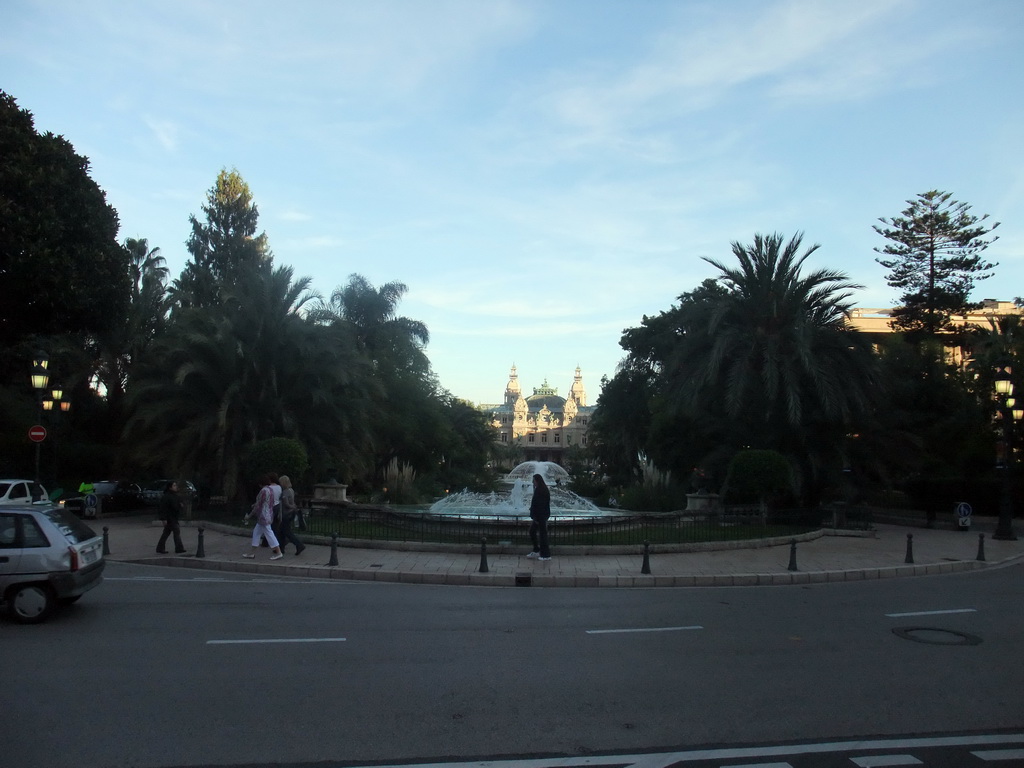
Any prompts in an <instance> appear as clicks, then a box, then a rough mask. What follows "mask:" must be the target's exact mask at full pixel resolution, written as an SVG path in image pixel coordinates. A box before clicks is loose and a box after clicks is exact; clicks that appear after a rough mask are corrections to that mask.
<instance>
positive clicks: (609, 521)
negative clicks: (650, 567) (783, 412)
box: [207, 507, 822, 546]
mask: <svg viewBox="0 0 1024 768" xmlns="http://www.w3.org/2000/svg"><path fill="white" fill-rule="evenodd" d="M220 512H221V511H220V510H217V509H216V508H211V509H210V510H209V512H208V514H207V516H208V517H211V519H217V518H220V517H221V516H222V514H223V516H224V517H225V520H226V521H227V522H233V523H236V524H239V525H241V524H242V520H241V517H242V515H240V514H235V515H231V514H228V513H227V512H226V510H224V511H223V513H222V514H221V513H220ZM821 524H822V513H821V512H820V511H818V510H811V511H808V510H781V511H780V510H772V511H770V512H768V513H762V512H761V510H759V509H758V508H756V507H755V508H751V507H736V508H727V509H723V510H720V511H717V512H708V513H702V514H693V513H685V512H682V513H647V514H632V515H631V514H617V515H609V516H607V517H577V518H571V519H563V518H552V519H551V521H550V522H549V524H548V536H549V539H550V541H551V544H552V545H553V546H558V545H561V546H603V545H617V546H622V545H642V544H644V543H645V542H647V543H650V544H652V545H657V544H688V543H696V542H710V541H738V540H748V539H764V538H770V537H776V536H791V535H794V534H798V533H806V532H808V531H812V530H816V529H818V528H820V527H821ZM249 525H251V523H249ZM298 527H299V532H300V535H301V533H302V532H305V533H306V534H311V535H316V536H325V537H330V536H332V535H334V534H337V535H338V537H339V538H342V539H363V540H373V541H378V542H403V543H423V544H456V545H458V544H462V545H476V544H479V543H480V540H481V539H482V538H486V539H487V542H488V543H489V544H493V545H497V546H503V545H504V546H527V545H528V544H529V541H530V539H529V528H530V518H529V516H527V515H523V516H519V517H502V518H494V517H488V516H482V515H458V516H453V515H445V516H438V515H436V514H432V513H430V512H423V511H412V510H403V509H400V508H388V507H342V508H330V507H317V508H309V507H306V508H304V509H303V521H302V523H301V525H299V526H298Z"/></svg>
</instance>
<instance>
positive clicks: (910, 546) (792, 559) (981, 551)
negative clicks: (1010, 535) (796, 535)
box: [789, 533, 985, 571]
mask: <svg viewBox="0 0 1024 768" xmlns="http://www.w3.org/2000/svg"><path fill="white" fill-rule="evenodd" d="M976 559H977V560H978V561H979V562H982V563H983V562H985V534H984V533H979V534H978V556H977V558H976ZM903 562H904V563H906V564H911V565H912V564H913V562H914V534H912V533H908V534H907V554H906V557H904V558H903ZM789 570H791V571H798V570H800V569H799V568H797V565H796V539H791V540H790V542H789Z"/></svg>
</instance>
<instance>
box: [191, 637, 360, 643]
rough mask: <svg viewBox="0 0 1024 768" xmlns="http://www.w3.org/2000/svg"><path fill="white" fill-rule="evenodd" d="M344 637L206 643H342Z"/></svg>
mask: <svg viewBox="0 0 1024 768" xmlns="http://www.w3.org/2000/svg"><path fill="white" fill-rule="evenodd" d="M344 642H345V638H344V637H284V638H273V639H269V638H268V639H266V640H207V641H206V644H207V645H261V644H266V643H344Z"/></svg>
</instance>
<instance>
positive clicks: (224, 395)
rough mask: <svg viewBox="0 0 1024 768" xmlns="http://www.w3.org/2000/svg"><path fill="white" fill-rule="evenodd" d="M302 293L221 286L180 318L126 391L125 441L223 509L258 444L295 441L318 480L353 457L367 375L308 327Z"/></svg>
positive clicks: (286, 282) (262, 281) (288, 274)
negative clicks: (204, 304)
mask: <svg viewBox="0 0 1024 768" xmlns="http://www.w3.org/2000/svg"><path fill="white" fill-rule="evenodd" d="M309 283H310V281H309V278H301V279H299V280H297V281H294V282H293V281H292V270H291V268H290V267H281V268H278V269H270V268H269V267H268V268H267V269H260V270H255V271H253V272H252V273H251V274H250V275H248V276H247V277H246V278H244V279H242V280H239V281H238V282H235V283H234V284H233V285H231V286H221V290H222V296H223V297H224V303H223V305H222V306H221V307H220V308H219V309H213V308H210V309H205V310H201V311H200V310H195V309H192V310H190V309H183V310H181V311H180V312H179V313H178V314H177V316H176V318H175V322H174V326H173V328H172V330H171V332H170V333H169V334H168V335H167V338H166V340H165V341H164V343H163V344H162V345H161V347H160V349H159V350H158V353H157V354H155V355H153V356H152V358H151V360H150V361H149V364H148V369H147V374H148V375H147V376H146V377H145V378H144V379H143V380H142V381H140V382H139V384H138V386H136V387H135V388H133V391H132V399H131V403H132V407H133V408H132V418H131V420H130V421H129V424H128V428H127V430H126V439H127V440H129V441H131V442H132V443H133V444H134V445H136V446H138V447H139V449H140V450H141V451H144V452H150V453H152V454H153V455H155V456H162V457H166V459H167V460H168V461H169V462H171V463H172V464H173V467H168V468H165V469H172V468H173V469H175V470H177V471H181V472H183V473H185V472H188V473H190V474H200V475H205V476H206V477H208V479H209V481H210V484H211V485H213V486H215V487H223V489H224V492H225V494H226V495H228V496H229V497H233V496H235V495H236V494H237V493H238V492H239V491H241V490H243V489H244V482H245V478H244V475H243V468H244V457H245V453H246V451H247V450H248V448H249V447H251V446H252V445H253V444H255V443H256V442H257V441H259V440H262V439H266V438H270V437H293V438H296V439H299V440H300V441H301V442H303V443H304V445H306V448H307V451H308V452H309V453H310V455H311V456H313V457H314V464H315V465H317V463H318V462H319V463H320V467H319V468H321V469H323V466H322V464H323V463H325V462H331V464H329V465H328V466H331V467H339V466H343V465H342V464H339V463H338V462H339V459H343V458H344V456H345V455H352V456H358V455H359V453H360V452H361V451H362V450H363V449H365V445H366V440H367V437H366V425H365V422H364V421H363V417H362V414H363V412H364V410H365V409H364V408H363V405H364V403H365V401H366V399H367V398H368V395H367V394H366V392H365V390H366V388H367V387H368V382H369V375H368V372H367V373H366V374H365V375H364V373H363V372H364V370H365V367H364V366H362V365H361V361H360V360H359V358H358V356H357V355H356V354H355V352H354V349H353V346H352V344H351V343H347V340H346V339H345V338H344V337H343V336H341V335H339V334H337V333H335V332H333V331H330V330H329V329H325V328H322V327H319V326H317V325H315V324H313V323H312V322H310V321H309V320H308V319H307V318H306V317H305V316H303V314H302V312H301V310H302V309H303V307H304V306H305V304H306V303H308V302H309V301H311V300H312V299H314V298H316V297H315V295H314V294H312V293H310V292H309V290H308V287H309ZM339 454H341V455H339Z"/></svg>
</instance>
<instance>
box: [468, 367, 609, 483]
mask: <svg viewBox="0 0 1024 768" xmlns="http://www.w3.org/2000/svg"><path fill="white" fill-rule="evenodd" d="M480 409H481V410H482V411H484V412H485V413H487V415H488V416H489V417H490V420H491V426H492V427H493V428H494V432H495V437H494V440H495V442H497V443H499V444H500V445H508V446H516V447H518V448H521V449H522V450H523V455H522V459H523V460H524V461H551V462H555V463H557V464H561V463H563V462H562V458H563V454H564V453H565V452H566V451H567V450H569V449H571V448H572V447H573V446H579V447H580V448H584V447H586V445H587V431H588V430H589V429H590V419H591V416H593V413H594V410H595V406H592V405H587V392H586V389H585V388H584V386H583V374H582V373H581V372H580V368H579V366H577V367H576V375H575V377H574V378H573V383H572V385H571V386H570V387H569V396H568V397H562V396H561V395H559V394H558V389H557V388H556V387H551V386H548V382H547V380H545V381H544V384H543V385H542V386H540V387H534V389H533V394H532V395H530V396H529V397H524V396H523V390H522V386H521V385H520V384H519V374H518V373H517V372H516V367H515V365H513V366H512V370H511V372H510V373H509V378H508V384H507V385H506V386H505V402H503V403H501V404H499V405H481V406H480Z"/></svg>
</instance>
